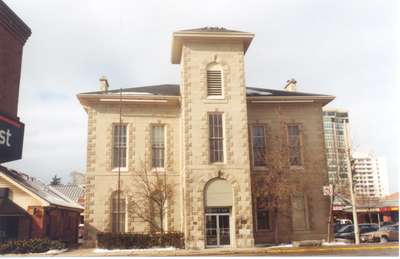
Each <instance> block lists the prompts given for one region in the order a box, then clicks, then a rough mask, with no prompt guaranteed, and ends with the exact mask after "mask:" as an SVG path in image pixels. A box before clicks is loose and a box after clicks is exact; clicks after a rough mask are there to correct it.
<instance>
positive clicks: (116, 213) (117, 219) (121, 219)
mask: <svg viewBox="0 0 400 259" xmlns="http://www.w3.org/2000/svg"><path fill="white" fill-rule="evenodd" d="M125 203H126V202H125V197H124V196H123V195H122V194H121V196H120V198H119V206H118V195H117V194H115V195H114V196H113V197H112V211H111V213H112V232H113V233H117V232H120V233H124V232H125V210H126V208H125ZM118 225H119V227H118Z"/></svg>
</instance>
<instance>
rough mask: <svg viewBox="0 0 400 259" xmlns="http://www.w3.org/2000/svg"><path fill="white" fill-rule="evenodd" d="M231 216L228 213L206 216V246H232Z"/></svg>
mask: <svg viewBox="0 0 400 259" xmlns="http://www.w3.org/2000/svg"><path fill="white" fill-rule="evenodd" d="M229 221H230V216H229V214H226V213H223V214H222V213H209V214H206V246H208V247H217V246H227V245H230V244H231V238H230V224H229Z"/></svg>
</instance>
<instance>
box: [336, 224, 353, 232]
mask: <svg viewBox="0 0 400 259" xmlns="http://www.w3.org/2000/svg"><path fill="white" fill-rule="evenodd" d="M348 225H350V223H346V224H342V223H339V222H336V223H335V224H333V233H337V232H338V230H339V229H341V228H343V227H344V226H348Z"/></svg>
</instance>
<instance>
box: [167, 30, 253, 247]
mask: <svg viewBox="0 0 400 259" xmlns="http://www.w3.org/2000/svg"><path fill="white" fill-rule="evenodd" d="M253 37H254V35H253V34H251V33H247V32H239V31H232V30H227V29H224V28H215V27H206V28H200V29H193V30H184V31H178V32H175V33H174V34H173V44H172V58H171V61H172V63H173V64H180V65H181V84H180V93H181V98H182V99H181V111H182V112H181V132H182V134H181V136H182V139H181V142H182V147H183V152H182V154H181V155H182V157H181V161H182V181H181V183H182V193H183V195H182V197H183V200H182V208H183V211H182V214H183V219H184V221H183V231H184V233H185V239H186V240H185V241H186V246H187V247H188V248H199V249H200V248H204V247H215V246H231V247H251V246H253V244H254V239H253V218H252V198H251V181H250V159H249V146H248V128H247V101H246V87H245V74H244V54H245V53H246V50H247V48H248V47H249V45H250V42H251V40H252V39H253Z"/></svg>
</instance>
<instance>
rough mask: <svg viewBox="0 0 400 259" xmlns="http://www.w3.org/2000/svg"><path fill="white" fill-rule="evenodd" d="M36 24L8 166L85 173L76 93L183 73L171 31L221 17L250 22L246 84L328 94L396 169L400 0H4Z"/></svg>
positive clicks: (229, 22)
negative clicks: (17, 143)
mask: <svg viewBox="0 0 400 259" xmlns="http://www.w3.org/2000/svg"><path fill="white" fill-rule="evenodd" d="M4 1H5V2H6V3H7V4H8V5H9V6H10V7H11V8H12V9H13V10H14V11H15V12H16V13H17V14H18V15H19V17H20V18H21V19H23V20H24V21H25V22H26V24H27V25H28V26H29V27H30V28H31V29H32V36H31V37H30V38H29V39H28V41H27V43H26V45H25V48H24V57H23V65H22V75H21V84H20V101H19V115H20V117H21V120H22V121H23V122H24V123H25V125H26V126H25V140H24V152H23V159H22V160H20V161H15V162H11V163H6V164H5V165H6V166H9V167H12V168H15V169H19V170H22V171H24V172H26V173H28V174H31V175H32V176H35V177H38V178H40V179H42V180H44V181H49V180H50V178H51V177H52V176H53V175H54V174H58V175H59V176H61V177H63V182H67V181H68V180H69V179H68V175H69V173H70V172H71V171H73V170H78V171H81V172H84V170H85V163H86V135H87V116H86V113H85V112H84V110H83V108H82V107H81V106H80V104H79V102H78V100H77V98H76V94H77V93H79V92H86V91H96V90H98V87H99V82H98V79H99V77H100V76H102V75H106V76H107V77H108V78H109V81H110V85H111V86H110V87H111V88H114V89H116V88H120V87H122V88H125V87H134V86H143V85H151V84H163V83H179V66H178V65H172V64H170V51H171V40H172V32H173V31H175V30H180V29H190V28H198V27H204V26H223V27H226V28H229V29H233V30H243V31H248V32H253V33H255V35H256V36H255V39H254V40H253V42H252V44H251V46H250V48H249V50H248V52H247V54H246V64H245V65H246V83H247V85H248V86H253V87H262V88H271V89H282V87H283V86H284V84H285V82H286V80H287V79H290V78H295V79H296V80H297V81H298V89H299V91H304V92H316V93H322V94H331V95H335V96H336V100H335V101H333V102H332V103H331V104H329V107H337V108H343V109H347V110H348V111H349V113H350V123H351V124H350V127H351V128H350V130H351V136H352V141H353V145H354V146H355V147H356V149H357V150H358V151H366V152H373V153H374V154H376V155H381V156H384V157H385V158H386V159H387V164H388V172H389V177H390V184H389V188H390V191H391V192H394V191H398V189H399V185H398V173H399V161H400V155H399V136H398V135H399V132H400V130H399V129H400V127H399V116H398V114H397V113H398V104H397V102H398V96H399V91H398V89H397V88H398V87H399V81H400V80H399V76H398V74H395V72H396V71H398V69H399V63H398V60H399V51H398V50H399V48H398V45H399V40H398V38H396V35H397V33H398V31H399V21H398V20H397V18H396V16H399V6H398V5H399V4H398V1H366V0H360V1H344V0H343V1H338V0H334V1H320V0H318V1H299V0H296V1H282V0H277V1H232V0H230V1H215V0H212V1H205V0H202V1H187V0H186V1H165V0H160V1H149V0H146V1H124V0H114V1H111V0H110V1H99V0H91V1H89V0H86V1H84V0H80V1H78V0H76V1H72V0H69V1H62V0H48V1H44V0H35V1H32V0H4Z"/></svg>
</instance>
